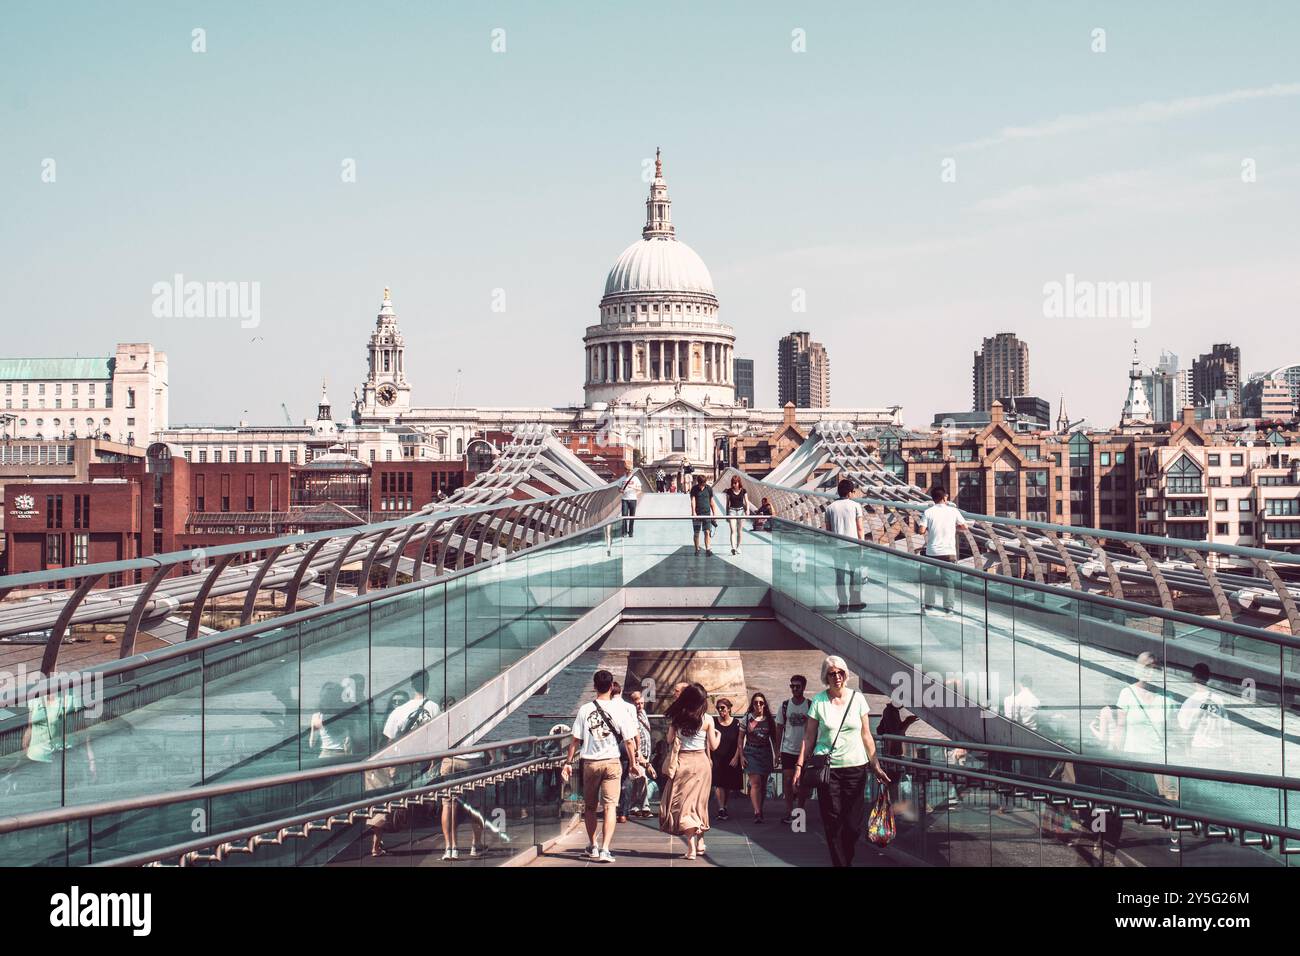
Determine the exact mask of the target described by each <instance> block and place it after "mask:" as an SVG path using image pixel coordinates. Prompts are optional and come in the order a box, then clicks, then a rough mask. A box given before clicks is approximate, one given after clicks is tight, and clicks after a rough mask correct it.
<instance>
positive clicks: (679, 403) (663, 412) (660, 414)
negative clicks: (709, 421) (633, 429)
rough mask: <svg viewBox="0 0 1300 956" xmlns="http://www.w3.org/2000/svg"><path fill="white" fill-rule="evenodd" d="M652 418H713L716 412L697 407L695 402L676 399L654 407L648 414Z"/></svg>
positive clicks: (701, 406)
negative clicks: (696, 416)
mask: <svg viewBox="0 0 1300 956" xmlns="http://www.w3.org/2000/svg"><path fill="white" fill-rule="evenodd" d="M646 414H647V416H648V417H650V418H664V417H675V416H683V415H692V416H694V415H698V416H700V417H701V418H712V417H713V416H714V411H713V410H712V409H709V408H705V407H704V406H703V405H696V404H695V403H694V402H688V401H687V400H686V399H684V398H675V399H673V400H672V401H671V402H665V403H664V404H662V405H659V406H655V407H652V408H651V409H650V410H649V411H648V412H647V413H646Z"/></svg>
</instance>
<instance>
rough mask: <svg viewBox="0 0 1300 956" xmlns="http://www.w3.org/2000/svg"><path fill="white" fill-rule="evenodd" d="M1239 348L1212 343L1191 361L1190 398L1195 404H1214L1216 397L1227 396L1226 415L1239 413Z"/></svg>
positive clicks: (1235, 415) (1240, 378)
mask: <svg viewBox="0 0 1300 956" xmlns="http://www.w3.org/2000/svg"><path fill="white" fill-rule="evenodd" d="M1241 385H1242V375H1241V349H1239V348H1237V347H1236V346H1234V345H1229V344H1227V343H1221V344H1217V345H1215V346H1213V348H1212V349H1211V350H1210V351H1209V352H1205V353H1203V354H1202V355H1200V356H1199V357H1197V359H1196V361H1194V362H1193V363H1192V391H1193V396H1192V397H1193V400H1194V402H1195V404H1196V405H1197V406H1207V405H1213V404H1215V400H1216V397H1218V396H1220V394H1221V395H1222V397H1223V398H1224V399H1226V402H1227V406H1228V411H1227V416H1226V417H1228V418H1235V417H1237V416H1239V415H1240V413H1241V412H1240V405H1241Z"/></svg>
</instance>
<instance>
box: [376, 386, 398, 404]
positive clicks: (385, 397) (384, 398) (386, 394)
mask: <svg viewBox="0 0 1300 956" xmlns="http://www.w3.org/2000/svg"><path fill="white" fill-rule="evenodd" d="M375 397H376V398H377V399H379V404H380V405H391V404H393V402H395V401H397V389H395V388H393V386H391V385H380V386H379V391H377V392H376V393H375Z"/></svg>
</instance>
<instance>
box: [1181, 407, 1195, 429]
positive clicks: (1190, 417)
mask: <svg viewBox="0 0 1300 956" xmlns="http://www.w3.org/2000/svg"><path fill="white" fill-rule="evenodd" d="M1183 424H1184V425H1195V424H1196V409H1194V408H1184V409H1183Z"/></svg>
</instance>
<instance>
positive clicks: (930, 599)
mask: <svg viewBox="0 0 1300 956" xmlns="http://www.w3.org/2000/svg"><path fill="white" fill-rule="evenodd" d="M930 497H931V498H932V499H933V500H934V504H932V505H931V506H930V507H928V508H926V509H925V511H924V512H922V514H921V530H923V531H924V532H925V553H926V556H927V557H931V558H937V559H938V560H940V561H951V562H952V563H954V564H955V563H956V562H957V529H958V528H965V527H967V524H966V519H965V518H963V517H962V514H961V512H960V511H958V510H957V508H956V506H954V505H953V503H952V502H951V501H949V500H948V490H947V489H946V488H944V487H943V485H935V486H934V487H933V488H931V489H930ZM952 577H953V575H952V574H945V573H942V572H939V571H937V570H934V569H931V570H930V572H929V573H928V574H927V575H926V584H925V593H924V596H923V598H924V605H925V608H926V609H932V608H934V607H935V603H934V590H935V585H936V584H938V586H939V587H941V588H942V589H943V609H944V612H945V613H948V614H951V613H952V605H953V593H952Z"/></svg>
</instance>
